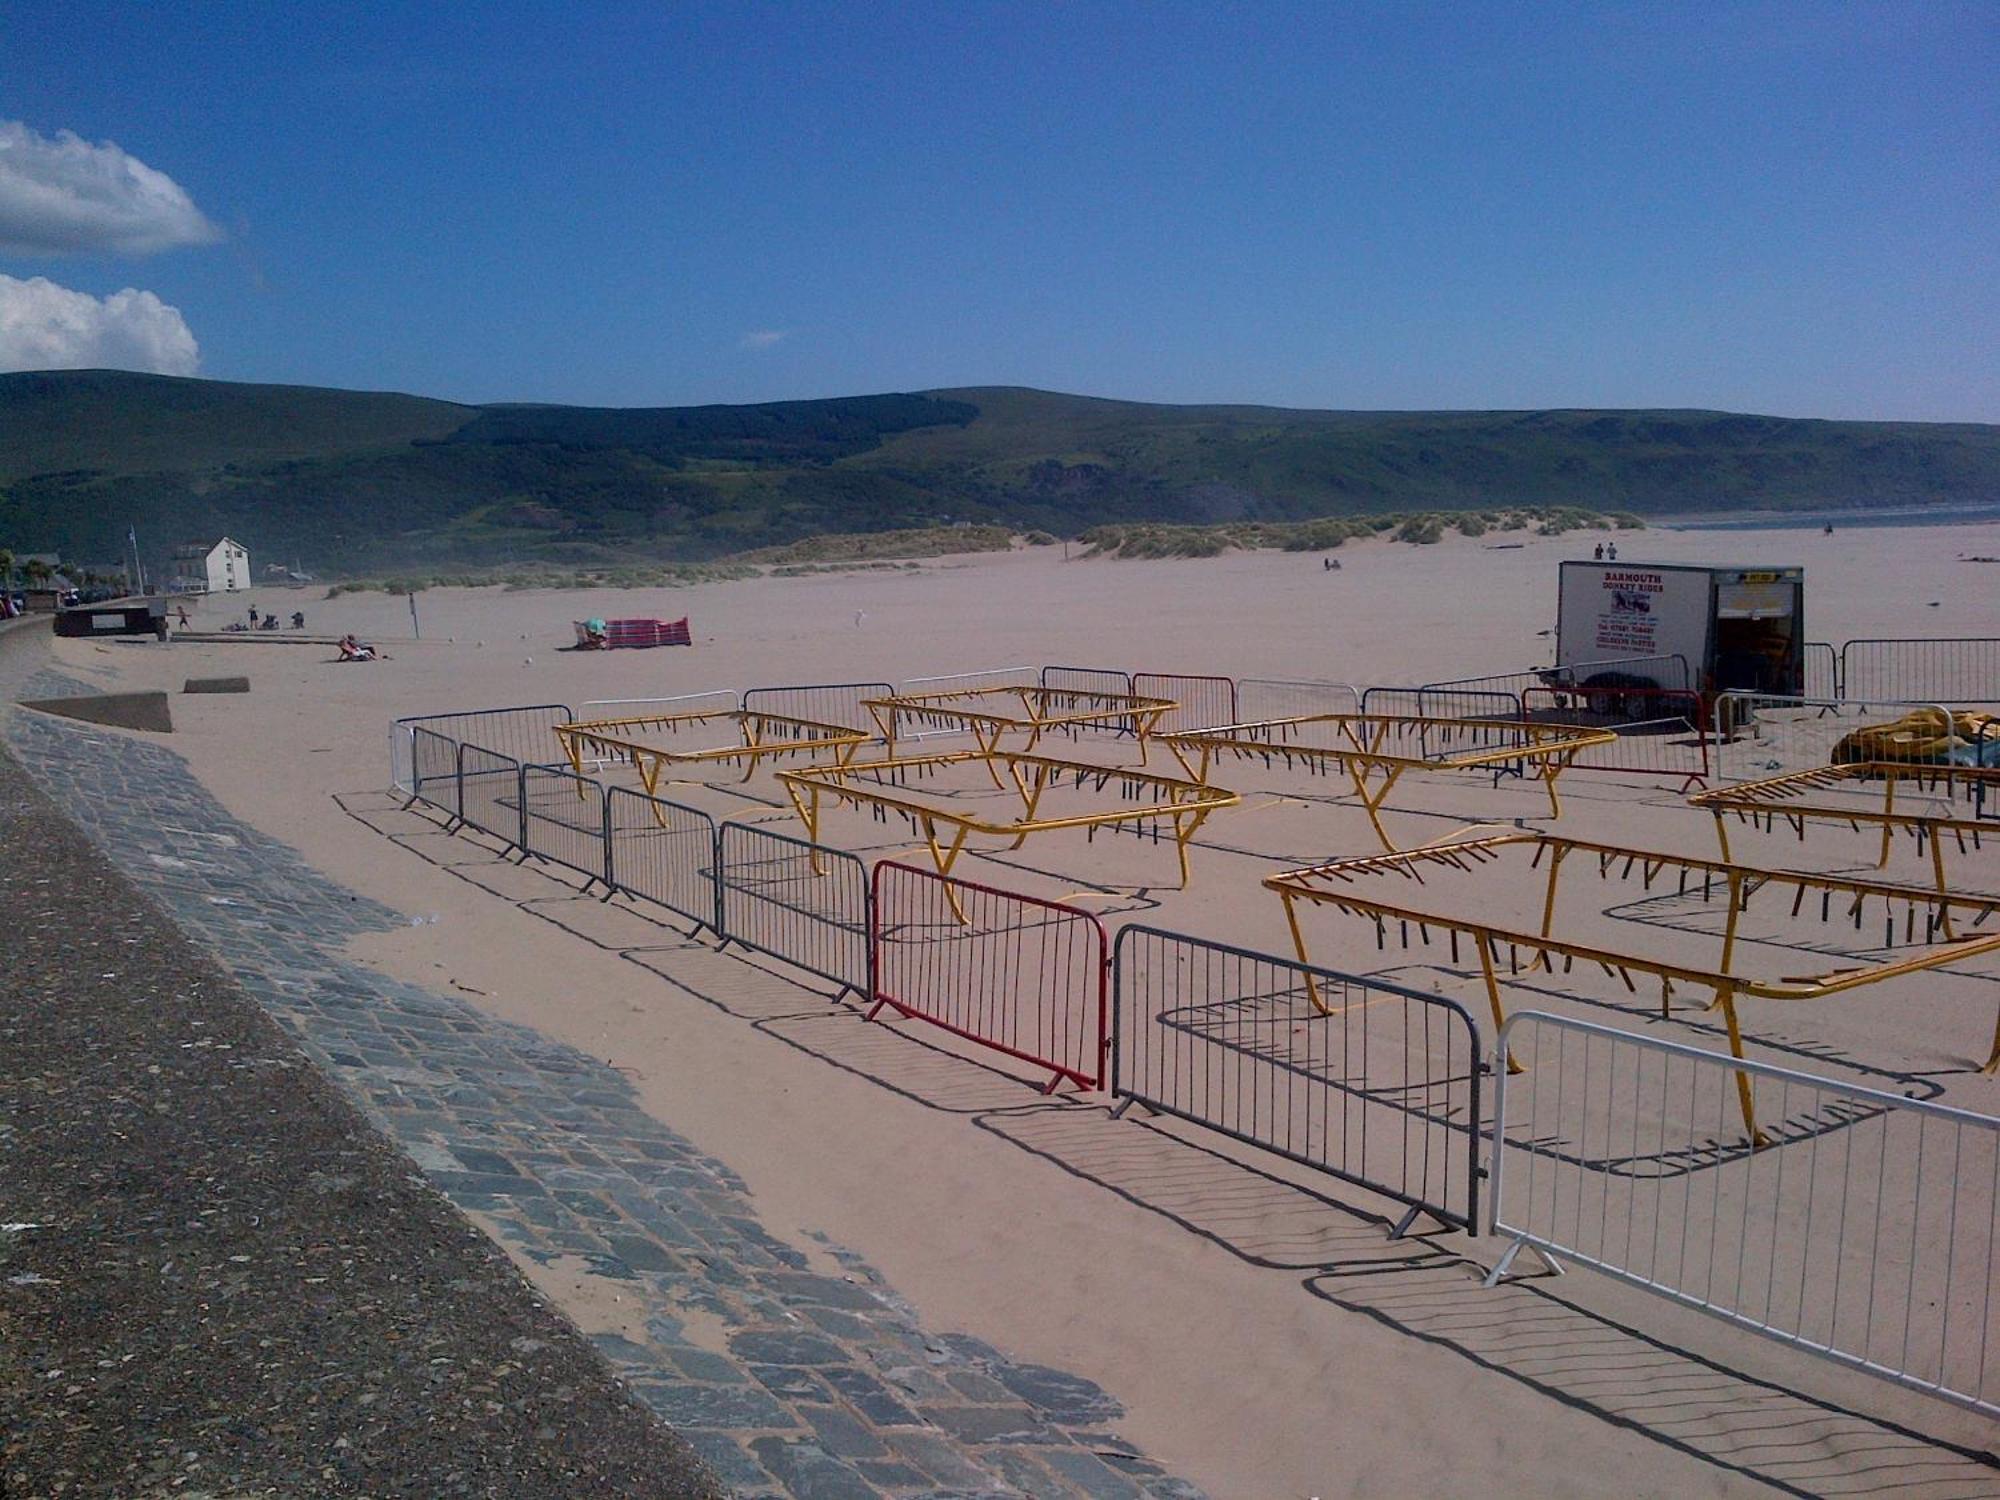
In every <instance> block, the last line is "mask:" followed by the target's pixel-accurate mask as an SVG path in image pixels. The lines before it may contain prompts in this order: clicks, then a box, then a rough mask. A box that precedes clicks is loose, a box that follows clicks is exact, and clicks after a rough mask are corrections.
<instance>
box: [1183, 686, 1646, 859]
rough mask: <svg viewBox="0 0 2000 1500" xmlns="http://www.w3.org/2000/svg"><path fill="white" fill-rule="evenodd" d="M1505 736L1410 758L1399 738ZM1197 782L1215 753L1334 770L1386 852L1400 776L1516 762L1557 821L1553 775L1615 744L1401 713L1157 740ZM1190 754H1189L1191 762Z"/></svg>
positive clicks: (1585, 735)
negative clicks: (1318, 737)
mask: <svg viewBox="0 0 2000 1500" xmlns="http://www.w3.org/2000/svg"><path fill="white" fill-rule="evenodd" d="M1322 728H1324V729H1326V730H1327V731H1328V732H1329V734H1330V736H1331V737H1332V738H1333V739H1334V740H1335V741H1336V743H1333V744H1306V743H1302V742H1301V741H1300V740H1299V739H1298V738H1297V737H1298V736H1301V735H1304V734H1309V733H1313V732H1315V731H1317V730H1319V729H1322ZM1496 734H1504V735H1507V736H1509V737H1512V738H1513V739H1515V740H1516V741H1517V742H1518V743H1515V744H1512V745H1504V746H1500V747H1498V748H1491V749H1476V750H1460V751H1446V752H1441V753H1437V754H1419V755H1411V754H1408V753H1406V749H1405V747H1404V743H1403V742H1404V741H1405V740H1407V739H1408V738H1410V737H1412V736H1415V737H1417V738H1419V739H1423V740H1429V739H1436V740H1439V741H1441V742H1443V743H1449V742H1450V741H1451V740H1452V739H1454V738H1457V737H1459V736H1467V737H1487V738H1490V737H1492V736H1494V735H1496ZM1157 738H1158V739H1159V741H1160V743H1161V744H1163V745H1165V746H1166V747H1167V748H1168V749H1169V750H1171V751H1172V752H1173V754H1174V759H1176V760H1177V761H1179V762H1180V763H1181V769H1182V770H1184V771H1186V772H1187V773H1188V775H1190V776H1192V777H1193V778H1194V779H1195V780H1196V781H1203V782H1205V781H1207V780H1208V774H1209V767H1210V765H1211V763H1212V762H1213V761H1214V760H1215V759H1216V758H1217V757H1219V756H1224V755H1228V756H1234V757H1236V758H1237V759H1239V760H1262V761H1263V762H1264V763H1265V764H1266V765H1269V764H1271V762H1272V761H1274V760H1281V761H1283V762H1284V764H1285V765H1286V766H1287V767H1288V768H1289V767H1291V766H1293V765H1305V766H1307V767H1310V768H1313V769H1315V770H1323V769H1324V768H1326V767H1329V766H1338V767H1339V768H1340V769H1341V770H1343V771H1345V772H1346V773H1347V775H1348V778H1349V780H1350V781H1352V782H1353V784H1354V795H1355V797H1356V798H1357V799H1358V800H1359V801H1360V803H1361V806H1362V808H1363V809H1364V810H1365V811H1366V812H1367V814H1368V821H1369V823H1370V824H1372V825H1373V826H1374V829H1375V836H1376V837H1377V838H1378V839H1380V840H1381V841H1382V847H1383V848H1384V849H1387V850H1390V851H1391V852H1394V850H1395V848H1396V845H1395V843H1394V842H1393V841H1392V840H1391V839H1390V837H1389V835H1388V833H1387V831H1386V830H1385V829H1384V828H1383V827H1382V818H1381V810H1382V804H1383V803H1384V802H1386V801H1387V800H1388V797H1389V793H1390V792H1391V791H1393V790H1394V789H1395V786H1396V783H1397V781H1399V780H1400V779H1401V778H1402V775H1403V773H1404V772H1405V771H1492V770H1496V769H1498V768H1500V767H1504V766H1511V765H1519V766H1520V767H1521V768H1522V774H1523V775H1525V774H1527V770H1528V768H1529V767H1533V769H1534V774H1535V776H1536V778H1537V779H1538V780H1540V782H1541V783H1542V787H1543V789H1544V790H1545V791H1546V792H1547V793H1548V796H1549V815H1550V816H1551V817H1561V816H1562V803H1561V801H1560V800H1559V799H1558V798H1557V796H1556V778H1557V777H1558V776H1560V775H1562V773H1563V772H1564V771H1566V770H1568V769H1569V767H1570V764H1571V763H1572V762H1573V761H1574V760H1575V759H1576V757H1577V756H1578V755H1579V754H1580V753H1582V752H1583V751H1585V750H1589V749H1592V748H1594V747H1595V746H1598V745H1608V744H1615V743H1616V742H1617V739H1618V736H1617V735H1615V734H1613V733H1612V732H1611V731H1610V730H1608V729H1586V728H1583V727H1581V726H1579V725H1574V724H1538V723H1532V722H1529V721H1526V720H1515V719H1447V718H1435V717H1429V716H1424V715H1405V714H1302V715H1299V716H1298V717H1295V718H1289V719H1263V720H1259V721H1258V722H1256V723H1253V724H1225V725H1221V726H1219V727H1217V728H1213V729H1184V730H1176V731H1173V732H1171V733H1167V734H1162V735H1159V736H1157ZM1190 757H1193V759H1192V760H1190Z"/></svg>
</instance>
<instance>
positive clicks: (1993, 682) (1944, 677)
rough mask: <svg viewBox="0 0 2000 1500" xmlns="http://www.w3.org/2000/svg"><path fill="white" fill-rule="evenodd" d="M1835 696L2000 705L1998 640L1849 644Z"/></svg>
mask: <svg viewBox="0 0 2000 1500" xmlns="http://www.w3.org/2000/svg"><path fill="white" fill-rule="evenodd" d="M1808 649H1810V648H1808ZM1829 649H1831V648H1829ZM1840 693H1841V696H1842V697H1846V696H1848V695H1849V694H1852V695H1853V696H1855V697H1858V698H1871V697H1872V698H1904V699H1910V698H1917V699H1942V700H1943V701H1944V702H1946V703H1951V704H1955V705H1959V706H1966V705H1972V704H1982V703H2000V637H1994V636H1937V637H1929V638H1925V637H1917V636H1907V637H1902V638H1897V639H1877V640H1867V639H1863V640H1852V641H1848V642H1846V643H1845V644H1844V645H1842V646H1841V648H1840Z"/></svg>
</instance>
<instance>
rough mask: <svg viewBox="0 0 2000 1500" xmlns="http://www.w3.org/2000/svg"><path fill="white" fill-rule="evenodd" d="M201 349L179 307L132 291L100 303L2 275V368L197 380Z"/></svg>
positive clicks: (41, 281)
mask: <svg viewBox="0 0 2000 1500" xmlns="http://www.w3.org/2000/svg"><path fill="white" fill-rule="evenodd" d="M200 363H201V349H200V346H199V345H197V344H196V343H195V341H194V334H193V333H192V332H190V331H189V329H188V326H187V321H186V320H185V319H184V318H182V317H181V315H180V309H178V308H174V307H169V306H167V304H166V303H164V302H162V301H161V300H160V299H159V298H158V297H156V296H154V295H153V294H152V293H151V292H141V291H135V290H134V289H133V288H131V287H129V286H128V287H127V288H125V290H124V291H122V292H113V293H112V294H111V295H110V296H109V297H105V298H103V299H101V300H100V299H99V298H96V297H93V296H91V295H90V294H89V293H88V292H76V291H71V290H70V289H69V288H68V287H66V286H57V285H56V284H55V283H54V282H53V281H50V280H48V279H47V278H46V277H43V276H37V277H35V278H34V279H33V280H30V281H17V280H15V278H13V277H12V276H0V370H148V371H151V372H152V373H154V374H156V375H192V374H193V373H194V372H195V367H196V366H197V365H199V364H200Z"/></svg>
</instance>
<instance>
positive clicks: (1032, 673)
mask: <svg viewBox="0 0 2000 1500" xmlns="http://www.w3.org/2000/svg"><path fill="white" fill-rule="evenodd" d="M1040 680H1041V669H1040V668H1039V667H987V668H984V669H983V670H981V671H978V672H945V673H942V674H940V675H938V676H935V677H912V678H910V679H909V680H908V681H906V682H905V683H904V684H903V685H902V686H901V687H900V688H898V689H897V691H898V692H903V693H949V692H953V691H955V690H957V689H960V688H996V687H1033V686H1035V684H1036V683H1038V682H1039V681H1040ZM1001 711H1002V712H1005V708H1004V706H1003V707H1002V709H1001ZM971 732H972V731H971V730H969V729H963V728H959V729H952V728H942V729H915V730H902V729H899V730H898V731H897V732H896V739H897V741H898V742H899V743H900V742H903V741H913V740H941V739H949V738H951V737H952V736H953V735H965V734H970V733H971Z"/></svg>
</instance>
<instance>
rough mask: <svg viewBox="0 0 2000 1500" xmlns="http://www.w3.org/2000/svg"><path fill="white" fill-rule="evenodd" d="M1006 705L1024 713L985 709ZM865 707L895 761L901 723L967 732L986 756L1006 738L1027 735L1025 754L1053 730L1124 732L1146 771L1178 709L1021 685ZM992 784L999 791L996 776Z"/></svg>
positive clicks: (872, 701)
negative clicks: (1158, 737)
mask: <svg viewBox="0 0 2000 1500" xmlns="http://www.w3.org/2000/svg"><path fill="white" fill-rule="evenodd" d="M1007 702H1012V703H1016V704H1018V705H1019V706H1020V712H1018V713H1002V712H1000V711H999V710H998V709H997V708H991V707H988V706H987V705H990V704H999V703H1007ZM861 706H862V707H863V708H865V709H867V710H868V712H869V713H870V714H871V715H872V716H873V717H874V720H875V725H876V727H877V728H878V729H880V730H881V731H882V740H883V742H884V743H885V744H886V745H888V747H889V757H890V758H891V759H892V760H893V759H894V758H895V755H896V740H897V738H898V737H899V733H900V731H901V728H902V725H903V722H904V721H905V720H908V721H910V722H912V723H915V724H917V725H919V726H923V727H928V728H931V729H944V730H963V731H965V732H966V733H968V734H970V735H971V736H972V738H973V741H974V743H976V744H977V745H978V746H979V753H980V754H982V755H993V754H995V753H996V752H998V750H999V748H1000V739H1001V736H1003V735H1007V734H1024V735H1026V736H1027V739H1026V742H1025V743H1024V744H1023V745H1022V747H1021V748H1022V750H1023V751H1024V752H1025V751H1030V750H1033V749H1034V748H1035V746H1036V745H1038V744H1040V743H1041V738H1042V736H1043V735H1044V734H1046V733H1048V732H1049V731H1050V730H1056V731H1059V732H1063V733H1068V734H1072V735H1073V734H1074V733H1075V732H1076V731H1077V730H1079V729H1089V728H1105V727H1112V728H1118V727H1123V728H1127V729H1129V730H1130V731H1131V733H1132V736H1133V738H1134V739H1136V740H1137V741H1138V742H1139V764H1140V765H1142V766H1143V765H1144V764H1146V742H1147V741H1148V740H1149V739H1151V738H1152V736H1153V731H1154V729H1155V728H1156V727H1157V726H1158V724H1159V722H1160V718H1161V716H1162V715H1163V714H1168V713H1171V712H1172V711H1173V710H1174V709H1176V708H1179V707H1180V704H1178V703H1177V702H1175V701H1174V700H1173V699H1172V698H1149V697H1144V696H1142V695H1139V694H1135V693H1098V692H1092V691H1089V690H1088V689H1082V688H1049V687H1030V686H1026V685H1018V686H1002V687H981V688H952V689H947V690H946V691H944V692H937V693H893V694H891V695H890V696H889V697H887V698H864V699H862V700H861ZM989 769H991V768H990V767H989ZM993 784H994V785H995V786H998V785H1000V782H999V779H998V777H997V776H996V777H995V779H994V783H993Z"/></svg>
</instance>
